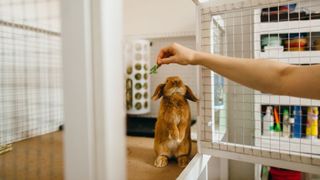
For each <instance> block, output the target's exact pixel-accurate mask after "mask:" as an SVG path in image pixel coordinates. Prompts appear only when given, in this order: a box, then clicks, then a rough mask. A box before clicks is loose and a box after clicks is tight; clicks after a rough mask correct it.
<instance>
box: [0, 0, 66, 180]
mask: <svg viewBox="0 0 320 180" xmlns="http://www.w3.org/2000/svg"><path fill="white" fill-rule="evenodd" d="M59 6H60V5H59V0H1V2H0V179H61V178H62V140H61V138H62V134H61V132H56V131H57V130H58V129H59V127H60V126H61V125H62V124H63V104H62V87H61V85H62V82H61V78H62V74H61V71H62V67H61V63H62V62H61V55H60V49H61V39H60V12H59Z"/></svg>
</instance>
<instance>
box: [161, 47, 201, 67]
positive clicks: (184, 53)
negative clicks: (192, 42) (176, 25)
mask: <svg viewBox="0 0 320 180" xmlns="http://www.w3.org/2000/svg"><path fill="white" fill-rule="evenodd" d="M195 53H196V51H194V50H192V49H189V48H186V47H184V46H182V45H180V44H177V43H173V44H171V45H170V46H167V47H164V48H162V49H161V50H160V52H159V54H158V57H157V64H158V65H161V64H171V63H177V64H180V65H188V64H192V65H194V64H196V61H195Z"/></svg>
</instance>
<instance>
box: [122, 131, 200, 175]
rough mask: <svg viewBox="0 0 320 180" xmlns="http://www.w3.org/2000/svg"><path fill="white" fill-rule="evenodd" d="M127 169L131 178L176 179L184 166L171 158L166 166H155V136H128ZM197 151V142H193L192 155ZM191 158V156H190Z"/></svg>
mask: <svg viewBox="0 0 320 180" xmlns="http://www.w3.org/2000/svg"><path fill="white" fill-rule="evenodd" d="M127 153H128V161H127V170H128V179H129V180H171V179H176V178H177V177H178V176H179V174H180V173H181V171H182V170H183V168H180V167H179V166H178V164H177V162H176V161H175V160H171V161H170V162H169V165H168V166H167V167H164V168H156V167H154V166H153V161H154V159H155V153H154V151H153V138H144V137H131V136H128V137H127ZM195 153H196V143H193V144H192V157H193V156H194V155H195ZM190 159H191V157H190Z"/></svg>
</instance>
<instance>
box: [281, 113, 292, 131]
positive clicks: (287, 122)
mask: <svg viewBox="0 0 320 180" xmlns="http://www.w3.org/2000/svg"><path fill="white" fill-rule="evenodd" d="M282 123H283V125H282V136H283V137H290V132H291V125H290V119H289V111H288V109H284V110H283V119H282Z"/></svg>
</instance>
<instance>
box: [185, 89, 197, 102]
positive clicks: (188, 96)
mask: <svg viewBox="0 0 320 180" xmlns="http://www.w3.org/2000/svg"><path fill="white" fill-rule="evenodd" d="M185 86H186V90H187V91H186V95H185V98H186V99H189V100H191V101H193V102H197V101H198V98H197V97H196V96H195V95H194V94H193V92H192V90H191V88H190V87H189V86H187V85H185Z"/></svg>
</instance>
